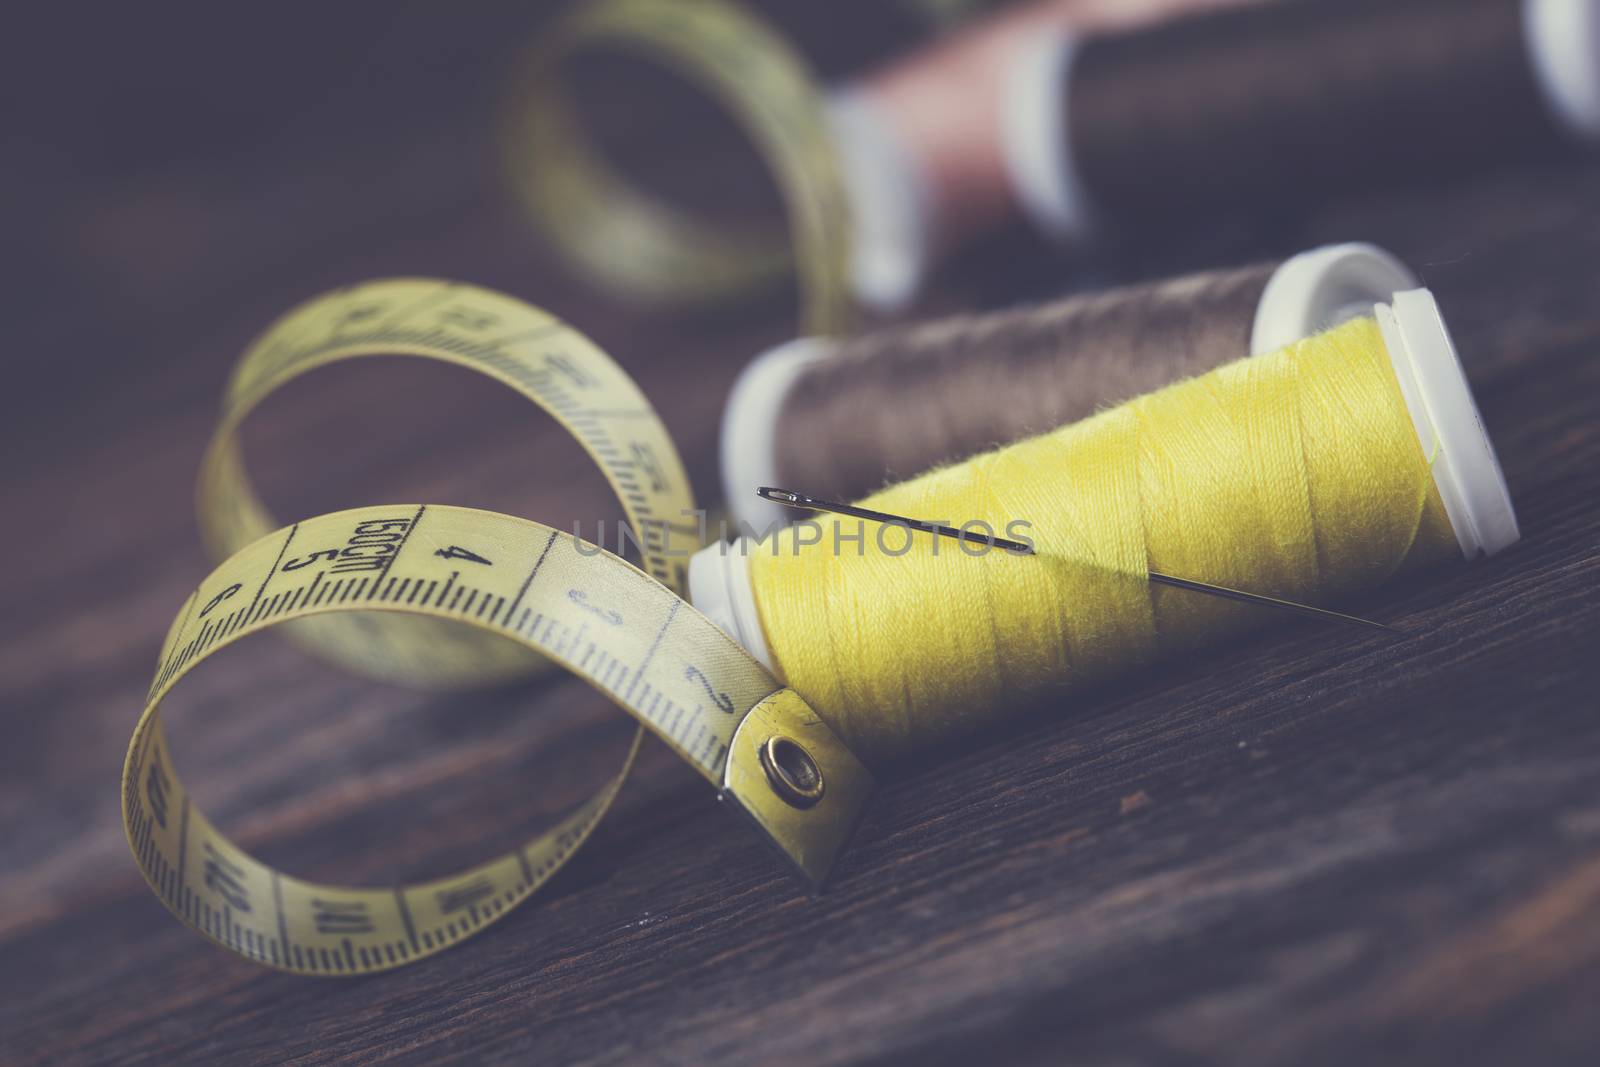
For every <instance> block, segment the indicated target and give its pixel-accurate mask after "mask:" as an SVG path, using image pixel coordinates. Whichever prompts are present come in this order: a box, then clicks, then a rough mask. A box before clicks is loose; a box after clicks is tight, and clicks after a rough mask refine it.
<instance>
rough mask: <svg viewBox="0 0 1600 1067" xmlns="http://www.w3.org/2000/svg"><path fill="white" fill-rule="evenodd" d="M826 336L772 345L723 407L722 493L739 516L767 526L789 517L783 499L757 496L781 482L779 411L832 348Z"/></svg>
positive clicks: (755, 526)
mask: <svg viewBox="0 0 1600 1067" xmlns="http://www.w3.org/2000/svg"><path fill="white" fill-rule="evenodd" d="M831 347H832V346H831V345H830V344H829V342H828V341H826V340H824V339H822V338H820V337H799V338H796V339H795V340H793V341H788V342H785V343H784V344H781V345H779V346H778V347H776V348H771V349H768V350H767V351H766V352H764V353H762V354H761V355H760V356H757V357H756V359H755V360H754V361H753V362H751V363H750V365H749V366H747V367H745V369H744V370H742V371H740V372H739V377H738V379H737V380H735V381H734V383H733V391H732V392H731V393H729V394H728V403H727V406H726V407H725V408H723V409H722V440H721V442H720V444H719V445H718V448H719V449H720V459H721V467H722V494H723V499H724V500H725V501H726V502H727V505H728V513H729V515H731V516H732V517H733V519H734V521H735V522H743V523H746V524H748V525H749V526H750V527H751V528H752V529H755V530H764V529H766V528H767V527H768V526H770V525H771V524H772V523H773V522H778V523H783V522H786V521H788V517H789V512H788V509H786V508H784V507H783V506H782V505H780V504H774V503H772V501H770V500H763V499H762V498H760V497H758V496H756V488H757V487H758V486H763V485H776V484H777V483H778V413H779V412H781V411H782V410H783V403H784V401H785V400H786V399H788V396H789V390H790V388H791V387H792V386H793V385H794V381H795V379H796V378H797V377H799V375H800V372H801V371H802V370H804V369H805V368H806V367H808V366H810V365H811V364H812V363H815V362H817V361H818V360H820V359H823V358H825V357H826V356H827V355H828V353H829V351H830V350H831Z"/></svg>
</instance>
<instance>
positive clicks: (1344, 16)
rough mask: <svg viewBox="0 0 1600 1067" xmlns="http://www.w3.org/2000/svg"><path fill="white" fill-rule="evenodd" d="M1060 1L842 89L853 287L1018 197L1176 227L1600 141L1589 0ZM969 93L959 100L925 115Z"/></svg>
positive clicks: (1056, 231)
mask: <svg viewBox="0 0 1600 1067" xmlns="http://www.w3.org/2000/svg"><path fill="white" fill-rule="evenodd" d="M1053 7H1054V5H1050V4H1048V3H1041V4H1037V5H1033V6H1030V7H1028V8H1025V9H1022V10H1020V11H1017V12H1014V13H1007V14H1006V15H1003V16H997V17H996V18H995V19H993V20H992V21H991V22H990V23H986V24H984V25H983V26H981V27H979V28H975V29H971V30H968V31H965V32H963V33H962V34H960V35H959V36H958V37H957V38H955V39H953V40H951V41H949V42H947V43H945V44H942V45H939V46H936V47H935V48H934V49H933V50H930V51H928V52H925V53H923V54H922V55H920V56H919V57H917V58H915V59H913V60H910V61H908V62H907V63H906V64H905V65H904V66H905V70H906V73H903V74H900V75H898V78H899V80H900V81H901V82H903V83H904V84H903V85H897V84H896V83H895V82H894V81H884V82H877V81H875V82H872V83H869V85H868V87H867V91H865V92H863V93H860V94H856V96H853V97H845V98H842V99H840V101H839V102H838V103H836V110H838V111H840V112H841V113H843V114H845V115H847V116H848V118H849V122H848V123H839V122H836V129H837V130H839V131H842V134H838V135H837V136H838V144H839V150H840V154H841V159H842V161H843V166H842V171H843V173H844V174H845V175H846V177H847V179H848V185H849V194H850V197H851V201H852V203H853V205H854V206H855V216H856V219H857V225H856V230H855V234H854V235H855V237H856V238H857V240H858V244H859V247H858V248H857V249H856V250H855V252H854V255H855V258H856V260H857V262H858V263H870V264H871V265H872V271H871V273H870V277H871V278H872V279H874V281H873V284H871V285H870V286H863V285H861V284H860V283H859V281H858V286H857V295H858V296H859V297H860V298H861V299H862V300H863V301H865V302H867V303H868V304H871V305H873V306H878V307H882V308H893V307H896V306H899V305H901V304H903V303H905V302H907V301H908V300H910V299H911V298H913V297H914V295H915V293H916V291H917V289H918V288H919V287H920V285H921V282H922V279H923V278H924V277H925V276H926V275H927V274H928V272H929V271H930V270H931V268H932V266H933V264H934V262H935V261H936V260H937V259H938V257H939V256H940V255H941V254H944V253H947V252H948V251H949V250H950V249H951V248H952V247H954V246H955V245H956V244H958V243H959V242H960V241H962V240H964V239H967V238H969V237H970V236H972V235H973V234H975V233H976V232H979V231H981V230H984V229H989V228H993V227H994V226H995V225H997V224H998V223H1000V222H1001V221H1002V220H1003V219H1004V217H1005V216H1006V214H1008V213H1010V212H1014V211H1018V210H1020V211H1021V212H1022V213H1023V214H1024V215H1025V216H1026V217H1027V219H1028V220H1029V221H1030V222H1031V223H1032V224H1033V225H1034V226H1035V227H1036V228H1037V229H1039V230H1040V231H1042V232H1044V233H1045V234H1048V235H1050V236H1052V237H1054V238H1057V239H1059V240H1062V241H1065V242H1067V243H1068V244H1069V245H1071V246H1075V247H1079V248H1082V247H1084V246H1092V244H1093V241H1092V238H1093V236H1094V234H1095V232H1096V231H1097V230H1110V231H1113V232H1118V233H1128V232H1137V234H1138V236H1139V237H1141V238H1149V237H1156V238H1157V239H1158V240H1170V235H1171V234H1172V233H1173V232H1174V231H1177V232H1182V231H1183V230H1184V229H1185V228H1187V227H1192V226H1193V225H1194V224H1195V223H1196V222H1197V221H1211V220H1214V219H1216V218H1218V217H1221V218H1223V219H1226V220H1228V221H1236V222H1240V223H1243V222H1246V221H1250V220H1257V221H1259V220H1260V219H1261V218H1262V217H1263V216H1265V217H1271V216H1273V215H1293V214H1296V213H1298V212H1300V211H1303V210H1306V209H1309V208H1311V207H1314V206H1315V205H1317V204H1319V203H1322V202H1325V201H1327V200H1330V199H1335V198H1339V197H1344V196H1349V195H1353V194H1356V193H1359V192H1362V191H1366V190H1370V189H1373V188H1386V187H1387V188H1392V187H1399V186H1406V185H1421V184H1425V183H1428V182H1432V181H1440V180H1448V179H1450V178H1453V177H1459V176H1461V175H1466V174H1473V173H1479V172H1482V171H1486V170H1491V169H1496V168H1500V167H1505V166H1510V165H1514V164H1517V163H1521V164H1524V165H1526V164H1527V163H1530V162H1533V163H1536V162H1538V161H1539V160H1542V159H1550V158H1558V157H1559V156H1561V155H1563V154H1570V153H1572V152H1573V151H1574V145H1575V144H1578V143H1582V142H1593V141H1596V140H1600V2H1597V0H1280V2H1272V3H1253V4H1246V5H1242V6H1238V7H1230V8H1228V9H1227V10H1219V11H1210V12H1202V13H1191V14H1189V15H1187V16H1186V17H1181V18H1176V19H1172V20H1167V21H1163V22H1160V23H1158V24H1155V25H1150V26H1144V27H1140V28H1136V29H1128V30H1123V31H1120V32H1109V33H1107V32H1101V33H1096V34H1093V35H1089V36H1082V35H1080V33H1079V32H1076V31H1077V29H1081V27H1078V28H1074V27H1069V26H1067V25H1065V24H1064V22H1063V21H1062V20H1060V19H1055V18H1051V17H1050V16H1051V15H1052V14H1053V13H1054V12H1053ZM1024 24H1026V26H1027V29H1028V30H1029V32H1028V33H1027V34H1022V33H1007V32H1005V31H1006V28H1007V27H1009V26H1013V25H1016V26H1021V25H1024ZM911 72H915V76H914V77H913V76H912V75H911ZM962 98H965V99H966V100H967V101H968V103H967V104H966V105H964V106H963V107H961V108H958V109H957V110H956V111H955V112H953V113H954V114H956V115H959V116H961V117H962V118H963V119H964V120H965V121H962V122H961V123H960V124H959V125H958V126H952V127H951V128H950V129H949V130H947V131H945V132H944V134H943V135H942V139H941V138H939V137H934V136H931V135H930V133H929V132H928V129H927V127H928V125H929V120H930V119H932V118H933V117H934V115H935V112H936V111H937V110H938V109H942V108H949V107H950V106H951V105H952V102H953V101H955V100H958V99H962ZM844 104H849V105H850V106H849V107H848V108H844V107H842V106H841V105H844ZM918 105H921V106H922V107H924V108H925V110H924V111H919V110H918ZM979 106H982V107H985V108H988V109H989V110H988V112H987V116H986V117H987V119H988V121H989V122H990V124H991V126H990V129H989V130H988V131H987V133H985V131H984V129H983V126H982V121H981V119H980V120H974V119H972V118H971V109H972V108H976V107H979ZM885 146H887V147H885ZM867 276H868V275H867V274H866V273H864V272H860V271H858V278H865V277H867Z"/></svg>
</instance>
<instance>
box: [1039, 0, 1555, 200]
mask: <svg viewBox="0 0 1600 1067" xmlns="http://www.w3.org/2000/svg"><path fill="white" fill-rule="evenodd" d="M1522 9H1523V5H1522V3H1521V0H1407V2H1401V0H1341V2H1326V0H1325V2H1298V3H1287V2H1286V3H1274V4H1266V5H1261V6H1252V7H1245V8H1239V9H1236V10H1228V11H1222V12H1216V13H1212V14H1209V15H1207V16H1204V17H1194V18H1188V19H1182V20H1178V21H1174V22H1168V23H1165V24H1162V25H1159V26H1156V27H1153V28H1150V29H1146V30H1143V31H1140V32H1137V33H1130V34H1120V35H1115V36H1107V37H1097V38H1091V39H1089V40H1087V41H1085V43H1084V44H1083V46H1082V48H1081V49H1080V51H1079V52H1078V54H1077V58H1076V60H1075V62H1074V64H1073V67H1072V69H1071V73H1070V75H1069V77H1068V84H1067V86H1066V87H1065V91H1066V93H1067V108H1066V111H1067V114H1068V119H1067V126H1068V130H1067V133H1066V136H1067V137H1068V138H1069V139H1070V142H1071V146H1072V156H1073V158H1074V160H1075V161H1076V169H1077V173H1078V174H1079V176H1080V177H1081V180H1082V184H1083V187H1084V191H1085V192H1086V193H1087V196H1088V200H1089V203H1090V204H1091V205H1092V207H1093V208H1094V209H1096V210H1097V211H1098V212H1099V213H1100V214H1101V215H1103V216H1105V217H1106V218H1108V219H1109V220H1111V221H1112V222H1113V224H1114V225H1116V226H1118V227H1119V228H1137V229H1140V230H1161V231H1165V230H1168V229H1169V228H1170V226H1171V224H1172V223H1174V222H1187V221H1189V220H1192V219H1195V218H1200V217H1205V216H1206V215H1207V214H1209V213H1212V212H1216V211H1219V210H1220V211H1225V212H1227V213H1228V214H1229V216H1230V217H1236V218H1245V219H1248V218H1258V217H1260V216H1262V215H1263V213H1272V212H1291V211H1293V210H1295V209H1297V208H1303V207H1306V206H1310V205H1314V204H1317V203H1319V202H1323V201H1326V200H1329V199H1333V198H1336V197H1342V196H1348V195H1351V194H1353V193H1358V192H1361V191H1363V190H1367V189H1373V188H1393V187H1395V186H1398V185H1404V184H1414V185H1417V184H1424V183H1428V182H1433V181H1440V180H1450V179H1454V178H1457V177H1459V176H1460V175H1463V174H1470V173H1475V172H1480V171H1483V170H1487V169H1492V168H1497V167H1502V166H1505V165H1507V164H1508V163H1512V162H1517V163H1527V162H1530V161H1537V160H1539V159H1541V158H1547V157H1554V156H1558V155H1559V154H1560V153H1561V152H1562V151H1563V150H1565V151H1569V152H1570V151H1571V149H1570V147H1569V145H1568V142H1567V139H1566V138H1564V137H1563V135H1562V133H1561V131H1560V129H1559V128H1558V127H1557V125H1556V123H1555V120H1554V119H1552V117H1551V115H1550V111H1549V108H1548V106H1547V105H1546V104H1545V101H1544V98H1543V95H1542V94H1541V92H1540V90H1539V86H1538V83H1537V81H1536V77H1535V74H1534V72H1533V68H1532V60H1531V58H1530V55H1529V50H1528V46H1527V43H1526V40H1525V34H1524V31H1523V25H1522V19H1523V14H1522Z"/></svg>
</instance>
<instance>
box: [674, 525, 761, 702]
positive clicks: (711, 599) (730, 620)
mask: <svg viewBox="0 0 1600 1067" xmlns="http://www.w3.org/2000/svg"><path fill="white" fill-rule="evenodd" d="M760 551H762V549H761V548H760V546H759V545H757V544H756V543H755V542H754V541H752V540H750V539H749V538H747V537H742V538H740V539H739V540H737V541H735V542H734V543H732V544H728V543H727V542H725V541H716V542H713V543H711V544H709V545H707V546H706V547H704V548H702V549H701V550H700V551H698V552H696V553H695V554H694V555H693V556H692V557H690V559H689V603H691V604H693V605H694V606H695V607H696V608H697V609H698V610H699V611H700V612H701V613H702V614H704V615H705V616H706V617H708V618H709V619H710V620H711V621H712V622H714V623H716V624H717V625H718V626H720V627H722V630H723V632H724V633H726V634H727V635H728V636H729V637H731V638H733V639H734V640H735V641H737V642H739V644H741V645H743V646H744V650H745V651H746V652H748V653H750V654H751V655H752V656H754V657H755V658H756V659H757V661H759V662H760V664H761V665H762V666H763V667H765V668H766V669H767V670H769V671H771V672H772V673H774V674H776V673H777V668H776V667H774V666H773V663H772V652H771V650H770V649H768V648H767V636H766V634H765V633H763V632H762V629H761V613H760V612H759V611H757V610H756V594H755V590H754V589H752V588H751V586H750V557H749V553H751V552H760Z"/></svg>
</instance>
